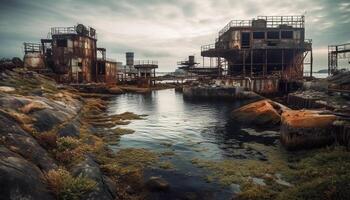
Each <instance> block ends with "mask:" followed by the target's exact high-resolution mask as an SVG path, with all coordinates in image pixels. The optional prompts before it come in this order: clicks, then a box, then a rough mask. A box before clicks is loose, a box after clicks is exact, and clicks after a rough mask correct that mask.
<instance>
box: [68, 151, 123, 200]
mask: <svg viewBox="0 0 350 200" xmlns="http://www.w3.org/2000/svg"><path fill="white" fill-rule="evenodd" d="M72 173H73V175H74V176H83V177H87V178H90V179H91V180H94V181H95V182H96V183H97V184H96V187H95V189H94V190H93V191H92V192H90V193H88V194H86V195H85V197H84V198H83V199H86V200H94V199H99V200H113V199H115V197H116V192H115V189H114V188H113V182H112V184H111V181H110V179H109V178H108V177H105V176H103V174H102V172H101V170H100V168H99V165H98V164H97V163H96V162H95V161H94V160H93V159H92V158H91V157H90V156H87V157H86V158H85V160H84V161H83V162H81V163H79V164H77V165H76V166H74V167H73V169H72ZM114 187H115V186H114Z"/></svg>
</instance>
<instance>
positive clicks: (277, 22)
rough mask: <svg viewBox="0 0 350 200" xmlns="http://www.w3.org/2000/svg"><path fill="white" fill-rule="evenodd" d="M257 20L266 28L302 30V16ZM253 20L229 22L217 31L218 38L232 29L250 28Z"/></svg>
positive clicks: (262, 17)
mask: <svg viewBox="0 0 350 200" xmlns="http://www.w3.org/2000/svg"><path fill="white" fill-rule="evenodd" d="M257 19H258V20H264V21H265V22H266V28H278V27H279V26H281V25H287V26H292V27H293V28H304V24H305V17H304V16H302V15H301V16H258V18H257ZM254 20H255V19H253V20H231V21H230V22H229V23H228V24H227V25H226V26H225V27H224V28H222V29H221V30H220V31H219V37H220V36H221V35H223V34H224V33H225V32H226V31H228V30H229V29H230V28H232V27H252V24H253V21H254Z"/></svg>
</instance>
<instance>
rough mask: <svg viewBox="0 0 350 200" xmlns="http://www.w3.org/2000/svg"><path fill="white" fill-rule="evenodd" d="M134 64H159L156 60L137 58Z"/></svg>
mask: <svg viewBox="0 0 350 200" xmlns="http://www.w3.org/2000/svg"><path fill="white" fill-rule="evenodd" d="M134 65H158V61H156V60H135V61H134Z"/></svg>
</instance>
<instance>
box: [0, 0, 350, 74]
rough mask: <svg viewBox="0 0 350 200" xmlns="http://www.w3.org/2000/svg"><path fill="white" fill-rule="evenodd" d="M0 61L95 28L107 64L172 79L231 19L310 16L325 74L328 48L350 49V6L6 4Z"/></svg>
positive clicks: (333, 0) (225, 0) (273, 0)
mask: <svg viewBox="0 0 350 200" xmlns="http://www.w3.org/2000/svg"><path fill="white" fill-rule="evenodd" d="M0 1H1V2H0V57H12V56H19V57H23V47H22V46H23V42H39V41H40V39H41V38H46V37H47V35H48V32H49V30H50V27H54V26H74V25H76V24H77V23H83V24H84V25H87V26H91V27H94V28H95V29H96V30H97V34H98V41H97V43H98V46H99V47H106V48H107V57H109V58H113V59H116V60H118V61H122V62H123V63H125V52H126V51H134V52H135V59H152V60H158V61H159V67H160V68H159V71H173V70H174V69H175V68H176V61H178V60H183V59H184V58H186V57H187V56H188V55H191V54H192V55H196V57H197V60H198V61H201V60H202V59H201V57H200V46H201V45H204V44H210V43H214V40H215V37H216V36H217V34H218V31H219V30H220V29H221V28H222V27H224V26H225V25H226V24H227V23H228V22H229V21H230V20H232V19H252V18H254V17H256V16H258V15H305V16H306V37H307V38H311V39H313V48H314V62H315V65H314V66H315V68H317V69H321V68H326V67H327V46H328V44H338V43H345V42H350V2H349V0H293V1H278V0H259V1H258V0H243V1H242V0H100V1H99V0H85V1H83V0H0Z"/></svg>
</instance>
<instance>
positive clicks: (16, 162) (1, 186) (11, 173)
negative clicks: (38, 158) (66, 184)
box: [0, 146, 55, 200]
mask: <svg viewBox="0 0 350 200" xmlns="http://www.w3.org/2000/svg"><path fill="white" fill-rule="evenodd" d="M0 174H1V175H0V199H9V200H16V199H28V200H34V199H46V200H51V199H52V200H54V199H55V198H54V196H53V195H52V194H51V193H50V191H49V190H48V188H47V185H46V183H45V179H44V176H43V174H42V172H41V171H40V169H39V168H38V167H37V166H35V165H34V164H32V163H31V162H28V161H27V160H26V159H24V158H23V157H21V156H20V155H18V154H16V153H14V152H12V151H10V150H8V149H7V148H6V147H4V146H1V147H0Z"/></svg>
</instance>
